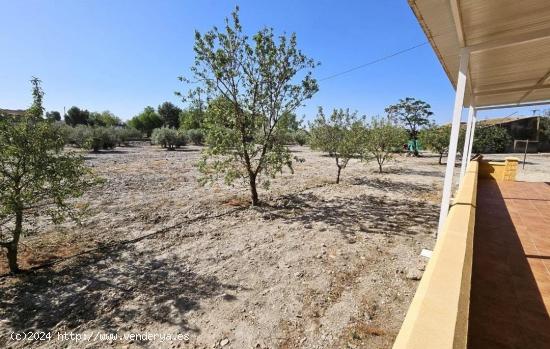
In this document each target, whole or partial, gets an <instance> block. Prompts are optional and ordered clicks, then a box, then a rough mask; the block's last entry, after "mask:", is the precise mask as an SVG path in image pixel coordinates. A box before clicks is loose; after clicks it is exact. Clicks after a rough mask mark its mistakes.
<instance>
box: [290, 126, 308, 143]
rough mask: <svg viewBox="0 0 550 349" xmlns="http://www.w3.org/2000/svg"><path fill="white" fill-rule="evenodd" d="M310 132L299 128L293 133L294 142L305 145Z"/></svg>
mask: <svg viewBox="0 0 550 349" xmlns="http://www.w3.org/2000/svg"><path fill="white" fill-rule="evenodd" d="M307 137H308V134H307V132H306V131H305V130H298V131H296V132H294V134H293V135H292V140H293V141H294V143H296V144H299V145H300V146H304V145H305V144H306V143H307Z"/></svg>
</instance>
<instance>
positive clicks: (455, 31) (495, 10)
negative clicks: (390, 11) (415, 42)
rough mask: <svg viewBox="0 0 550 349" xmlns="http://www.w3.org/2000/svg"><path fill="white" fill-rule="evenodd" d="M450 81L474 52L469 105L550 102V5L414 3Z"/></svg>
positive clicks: (534, 0) (500, 0) (490, 0)
mask: <svg viewBox="0 0 550 349" xmlns="http://www.w3.org/2000/svg"><path fill="white" fill-rule="evenodd" d="M408 1H409V5H410V7H411V8H412V10H413V12H414V14H415V15H416V17H417V19H418V21H419V23H420V24H421V26H422V29H423V30H424V32H425V33H426V36H427V37H428V39H429V41H430V43H431V45H432V47H433V49H434V51H435V53H436V54H437V56H438V58H439V61H440V62H441V64H442V66H443V69H445V72H446V73H447V76H448V77H449V80H450V81H451V83H452V84H453V86H455V87H456V82H457V76H458V65H459V52H460V49H461V48H462V47H464V48H467V49H468V50H469V52H470V62H469V69H468V77H467V86H466V96H465V98H464V105H465V106H468V105H469V104H470V98H471V97H472V98H473V99H474V104H475V106H477V107H482V106H491V105H505V104H519V103H528V102H529V103H531V102H542V101H550V1H549V0H521V1H518V0H483V1H480V0H408Z"/></svg>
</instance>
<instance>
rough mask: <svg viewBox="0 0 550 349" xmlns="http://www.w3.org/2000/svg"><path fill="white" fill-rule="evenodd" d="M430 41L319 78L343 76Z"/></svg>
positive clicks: (323, 79)
mask: <svg viewBox="0 0 550 349" xmlns="http://www.w3.org/2000/svg"><path fill="white" fill-rule="evenodd" d="M428 43H429V41H424V42H423V43H420V44H418V45H414V46H411V47H408V48H406V49H403V50H400V51H396V52H394V53H392V54H389V55H387V56H383V57H380V58H377V59H375V60H372V61H370V62H367V63H364V64H361V65H358V66H356V67H353V68H350V69H348V70H344V71H342V72H340V73H336V74H333V75H330V76H327V77H325V78H322V79H319V80H318V81H319V82H321V81H325V80H329V79H334V78H336V77H338V76H341V75H344V74H347V73H351V72H352V71H356V70H358V69H361V68H364V67H368V66H369V65H373V64H376V63H379V62H382V61H385V60H387V59H390V58H392V57H395V56H398V55H400V54H403V53H405V52H409V51H412V50H414V49H416V48H419V47H422V46H424V45H426V44H428Z"/></svg>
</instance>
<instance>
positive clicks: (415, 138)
mask: <svg viewBox="0 0 550 349" xmlns="http://www.w3.org/2000/svg"><path fill="white" fill-rule="evenodd" d="M413 152H414V156H418V140H417V137H416V135H415V136H413Z"/></svg>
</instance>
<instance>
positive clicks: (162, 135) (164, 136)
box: [151, 127, 187, 150]
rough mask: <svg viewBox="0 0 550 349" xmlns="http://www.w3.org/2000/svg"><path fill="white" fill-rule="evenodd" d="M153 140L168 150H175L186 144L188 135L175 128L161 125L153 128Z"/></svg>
mask: <svg viewBox="0 0 550 349" xmlns="http://www.w3.org/2000/svg"><path fill="white" fill-rule="evenodd" d="M151 142H152V143H153V144H157V145H160V146H162V147H163V148H166V150H174V149H176V148H179V147H180V146H183V145H185V144H186V143H187V137H186V136H185V134H183V133H182V132H179V131H177V130H175V129H173V128H168V127H161V128H156V129H154V130H153V133H152V134H151Z"/></svg>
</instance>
